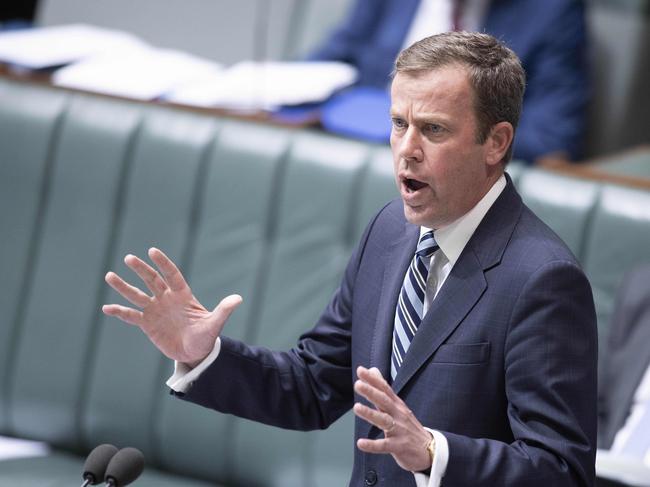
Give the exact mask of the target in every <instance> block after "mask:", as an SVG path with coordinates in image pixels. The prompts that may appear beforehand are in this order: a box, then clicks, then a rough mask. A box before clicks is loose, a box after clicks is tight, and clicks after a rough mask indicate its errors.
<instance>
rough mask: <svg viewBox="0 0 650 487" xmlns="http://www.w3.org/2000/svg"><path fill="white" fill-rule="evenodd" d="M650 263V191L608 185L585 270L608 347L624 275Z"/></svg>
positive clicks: (598, 208) (589, 243)
mask: <svg viewBox="0 0 650 487" xmlns="http://www.w3.org/2000/svg"><path fill="white" fill-rule="evenodd" d="M642 263H650V191H643V190H636V189H631V188H625V187H621V186H614V185H604V186H603V189H602V193H601V197H600V200H599V202H598V205H597V206H596V210H595V213H594V217H593V223H592V224H591V228H590V231H589V232H588V237H587V245H586V248H585V257H584V267H585V271H586V272H587V276H588V277H589V281H590V282H591V286H592V288H593V292H594V299H595V301H596V312H597V314H598V329H599V338H600V344H601V346H602V345H604V344H605V342H606V337H607V328H608V326H609V322H610V319H611V316H612V311H613V307H614V300H615V297H616V291H617V289H618V286H619V284H620V282H621V279H622V277H623V275H624V274H625V273H626V272H628V271H630V270H631V269H633V268H635V267H637V266H639V265H640V264H642Z"/></svg>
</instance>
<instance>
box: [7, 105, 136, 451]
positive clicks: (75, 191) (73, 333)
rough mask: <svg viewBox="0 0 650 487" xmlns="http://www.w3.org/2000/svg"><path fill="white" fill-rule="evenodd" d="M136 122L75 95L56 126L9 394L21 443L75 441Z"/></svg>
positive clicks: (125, 109) (118, 109)
mask: <svg viewBox="0 0 650 487" xmlns="http://www.w3.org/2000/svg"><path fill="white" fill-rule="evenodd" d="M139 120H140V110H139V109H138V107H137V106H134V105H132V104H131V105H130V104H125V103H119V102H115V101H113V100H110V101H109V100H103V99H96V98H85V97H78V98H75V99H74V100H73V102H72V103H71V105H70V108H69V110H68V112H67V113H66V115H65V118H64V120H63V125H62V127H61V132H60V136H59V137H58V141H57V144H56V147H55V148H54V154H53V158H54V159H53V168H52V173H51V181H50V184H51V187H50V191H49V194H48V198H47V201H46V205H47V206H46V211H45V215H44V218H43V221H42V228H41V236H40V241H39V245H38V248H37V252H36V255H35V256H34V276H33V281H32V282H31V285H30V287H29V289H28V290H27V297H26V299H25V301H24V306H25V314H24V316H23V318H22V319H21V321H20V323H19V326H20V327H21V330H20V333H19V335H18V340H17V343H16V345H15V358H14V363H13V371H12V376H11V378H12V380H11V384H10V386H9V394H10V396H9V399H10V401H11V410H10V420H11V427H12V431H13V432H14V433H16V434H17V435H20V436H22V437H27V438H30V437H33V438H37V439H41V440H46V441H49V442H51V443H53V444H55V445H64V446H74V445H76V444H77V443H78V436H79V435H78V433H79V430H78V426H79V424H78V423H79V412H80V411H79V407H80V398H81V394H82V390H83V387H84V385H85V384H87V381H88V378H89V377H88V375H87V374H86V371H87V370H88V369H87V364H88V360H89V359H90V357H89V356H88V353H89V343H90V342H91V340H92V337H93V330H94V327H93V324H94V323H95V322H96V320H97V317H98V315H99V304H100V303H99V302H98V299H99V296H100V294H103V293H102V291H103V287H104V284H103V275H104V273H105V271H106V263H107V256H108V252H109V249H110V245H111V240H112V238H113V229H114V218H115V213H116V208H117V205H118V202H119V199H120V191H119V188H120V185H121V181H122V179H123V177H124V168H125V167H126V164H125V163H126V161H127V160H128V157H129V154H130V150H131V141H132V138H133V136H134V134H135V132H136V129H137V127H138V124H139Z"/></svg>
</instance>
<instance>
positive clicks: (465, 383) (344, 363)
mask: <svg viewBox="0 0 650 487" xmlns="http://www.w3.org/2000/svg"><path fill="white" fill-rule="evenodd" d="M418 237H419V227H417V226H415V225H412V224H410V223H408V222H406V220H405V218H404V212H403V206H402V202H401V201H400V200H395V201H393V202H391V203H390V204H388V205H387V206H386V207H384V208H383V209H382V210H381V211H380V212H379V214H378V215H377V216H376V217H375V218H374V220H373V221H372V222H371V223H370V225H369V226H368V228H367V229H366V232H365V233H364V235H363V237H362V239H361V242H360V243H359V246H358V247H357V249H356V251H355V252H354V254H353V256H352V258H351V259H350V261H349V264H348V267H347V270H346V272H345V275H344V277H343V280H342V282H341V284H340V286H339V289H338V290H337V292H336V293H335V295H334V297H333V298H332V300H331V302H330V303H329V305H328V306H327V308H326V309H325V311H324V312H323V314H322V316H321V318H320V319H319V321H318V323H317V324H316V326H315V327H314V328H313V329H312V330H311V331H309V332H307V333H305V334H304V335H303V336H302V337H301V338H300V339H299V342H298V345H297V346H296V347H295V348H294V349H292V350H291V351H288V352H273V351H269V350H267V349H264V348H260V347H250V346H247V345H245V344H243V343H241V342H239V341H235V340H231V339H228V338H225V337H224V338H222V348H221V352H220V354H219V356H218V358H217V359H216V360H215V362H214V363H213V364H212V365H211V366H210V367H209V368H208V369H207V370H206V371H205V372H204V373H203V374H202V375H201V377H200V378H199V379H198V380H197V381H196V382H195V383H194V385H193V387H192V388H191V389H190V390H189V391H188V392H187V394H186V395H185V399H188V400H190V401H193V402H196V403H199V404H202V405H204V406H208V407H211V408H214V409H217V410H219V411H222V412H226V413H232V414H236V415H238V416H243V417H246V418H249V419H253V420H256V421H261V422H264V423H267V424H272V425H276V426H281V427H284V428H292V429H303V430H308V429H316V428H326V427H327V426H329V425H330V424H331V423H332V422H334V421H335V420H336V419H337V418H339V417H340V416H341V415H343V414H344V413H345V412H346V411H348V410H349V409H350V407H351V406H352V404H353V402H354V401H360V400H361V399H360V397H358V396H356V397H355V395H354V392H353V388H352V384H353V381H354V380H355V379H356V377H355V370H356V367H357V366H359V365H363V366H366V367H377V368H379V370H380V371H381V373H382V374H383V375H384V377H389V370H390V369H389V367H390V365H389V364H390V349H391V340H392V331H393V319H394V316H395V306H396V302H397V296H398V293H399V290H400V287H401V284H402V281H403V278H404V275H405V272H406V268H407V266H408V264H409V261H410V259H411V258H412V256H413V253H414V251H415V247H416V244H417V240H418ZM595 320H596V318H595V312H594V306H593V299H592V295H591V289H590V286H589V283H588V282H587V279H586V278H585V276H584V274H583V273H582V271H581V270H580V268H579V267H578V264H577V263H576V262H575V259H574V258H573V256H572V255H571V253H570V251H569V250H568V249H567V248H566V246H565V245H564V244H563V243H562V242H561V241H560V239H559V238H558V237H557V236H556V235H555V234H554V233H553V232H552V231H551V230H550V229H549V228H548V227H547V226H546V225H544V224H543V223H542V222H541V221H540V220H539V219H538V218H537V217H535V216H534V215H533V214H532V213H531V211H530V210H529V209H527V208H526V207H525V206H524V205H523V203H522V202H521V198H520V197H519V195H518V194H517V192H516V190H515V189H514V187H513V186H512V182H510V181H508V184H507V186H506V189H505V190H504V191H503V193H502V194H501V195H500V196H499V198H498V199H497V201H496V202H495V204H494V205H493V206H492V208H491V209H490V210H489V212H488V213H487V215H486V216H485V218H484V219H483V221H482V222H481V224H480V225H479V227H478V228H477V230H476V232H475V233H474V235H473V236H472V238H471V239H470V241H469V243H468V244H467V246H466V247H465V249H464V250H463V252H462V254H461V256H460V257H459V259H458V261H457V262H456V264H455V266H454V267H453V269H452V271H451V273H450V275H449V277H448V278H447V280H446V282H445V284H444V285H443V287H442V289H441V290H440V292H439V294H438V296H437V297H436V299H435V300H434V301H433V304H432V306H431V308H430V309H429V311H428V312H427V314H426V315H425V317H424V318H423V321H422V323H421V325H420V327H419V329H418V332H417V334H416V336H415V337H414V340H413V342H412V344H411V347H410V349H409V351H408V354H407V355H406V357H405V360H404V363H403V365H402V367H401V368H400V370H399V372H398V374H397V377H396V378H395V381H394V382H393V383H392V387H393V388H394V390H395V391H396V392H397V393H398V394H399V396H400V397H401V398H402V399H403V400H404V401H405V402H406V403H407V404H408V406H409V407H410V408H411V410H412V411H413V412H414V414H415V416H416V417H417V418H418V419H419V420H420V421H421V422H422V424H423V425H425V426H427V427H430V428H434V429H438V430H440V431H441V432H442V433H443V434H444V435H445V436H446V437H447V439H448V442H449V451H450V456H449V463H448V466H447V472H446V475H445V479H444V485H445V486H448V487H452V486H469V485H471V486H476V487H480V486H485V487H495V486H509V485H512V486H515V485H516V486H527V487H535V486H544V487H548V486H553V487H562V486H590V485H593V481H594V458H595V445H596V355H597V339H596V321H595ZM241 384H246V393H245V398H244V397H242V396H243V395H242V394H241V390H238V388H241ZM381 435H382V432H381V431H379V430H378V429H377V428H375V427H371V426H370V425H369V424H368V423H366V422H364V421H362V420H360V419H356V423H355V439H356V438H361V437H369V438H378V437H381ZM370 471H374V472H375V473H376V475H377V479H378V481H377V485H381V486H389V487H395V486H406V485H414V484H415V481H414V478H413V475H412V474H411V473H410V472H407V471H404V470H402V469H401V468H400V467H399V466H398V465H397V464H396V463H395V461H394V459H393V458H392V457H391V456H390V455H370V454H365V453H363V452H361V451H360V450H358V449H356V448H355V458H354V468H353V472H352V478H351V481H350V485H351V486H363V485H364V478H365V477H366V475H367V473H369V472H370Z"/></svg>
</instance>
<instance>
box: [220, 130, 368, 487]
mask: <svg viewBox="0 0 650 487" xmlns="http://www.w3.org/2000/svg"><path fill="white" fill-rule="evenodd" d="M368 157H369V151H368V146H367V145H365V144H361V143H357V142H352V141H348V140H344V139H340V138H335V137H326V136H322V135H320V134H312V133H301V134H298V135H297V136H296V139H295V141H294V144H293V146H292V148H291V153H290V155H289V160H288V167H287V170H286V174H285V177H284V179H283V188H282V191H281V193H280V201H279V202H278V207H277V213H276V219H275V227H274V233H273V235H272V240H271V242H270V246H269V253H268V256H267V261H266V264H267V265H268V266H267V270H266V273H265V276H264V279H265V281H264V287H263V288H262V290H261V291H262V292H261V293H260V294H259V295H258V296H257V297H256V299H255V306H256V310H255V312H254V314H253V316H252V320H253V322H252V325H253V326H251V328H250V329H251V331H252V333H251V334H250V336H248V337H247V341H248V342H249V343H251V344H258V345H263V346H265V347H269V348H271V349H275V350H288V349H289V348H291V347H292V346H295V344H296V341H297V339H298V337H299V335H300V334H301V333H303V332H305V331H307V330H309V329H310V328H311V327H312V326H313V325H314V323H315V321H316V320H317V318H318V317H319V315H320V314H321V312H322V311H323V309H324V308H325V306H326V304H327V302H328V301H329V299H330V297H331V295H332V292H333V291H334V289H335V288H336V286H337V284H338V282H339V280H340V277H341V275H342V271H343V269H344V267H345V264H346V263H347V259H348V257H349V241H350V239H351V234H352V232H351V227H350V225H351V222H352V221H353V216H354V214H355V213H356V211H357V210H356V206H357V195H356V193H357V186H358V184H359V179H360V176H361V174H362V170H363V167H364V165H365V164H366V163H367V160H368ZM320 434H325V435H326V434H328V432H324V433H320V432H319V433H309V434H305V433H301V432H290V431H285V430H280V429H277V428H272V427H269V426H265V425H262V424H256V423H252V422H250V421H243V420H242V421H239V422H237V423H236V428H235V430H234V434H233V437H232V442H231V448H232V449H233V455H232V456H233V460H232V461H233V469H234V477H235V478H237V479H238V481H239V483H240V484H241V485H263V486H266V487H272V486H277V487H285V486H288V485H313V481H312V477H313V472H312V471H311V467H312V466H313V465H314V464H315V463H316V462H318V461H320V460H321V459H317V458H315V457H314V451H313V449H312V446H313V445H314V442H315V438H316V437H317V436H318V435H320ZM347 446H348V445H345V444H343V445H341V447H342V448H346V447H347ZM251 458H254V459H255V463H256V465H255V468H251V466H250V461H251Z"/></svg>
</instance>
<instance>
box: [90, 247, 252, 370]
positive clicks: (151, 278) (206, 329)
mask: <svg viewBox="0 0 650 487" xmlns="http://www.w3.org/2000/svg"><path fill="white" fill-rule="evenodd" d="M149 258H150V259H151V260H152V261H153V263H154V264H155V265H156V267H157V268H158V270H159V271H160V272H158V271H156V270H155V269H154V268H153V267H151V266H150V265H149V264H147V263H146V262H144V261H143V260H141V259H139V258H138V257H136V256H135V255H127V256H126V257H125V258H124V263H125V264H126V265H127V266H128V267H129V268H131V269H132V270H133V271H134V272H135V273H136V274H137V275H138V276H139V277H140V279H142V281H143V282H144V283H145V285H146V286H147V288H148V289H149V291H150V292H151V294H152V295H151V296H150V295H148V294H146V293H145V292H143V291H141V290H140V289H138V288H137V287H135V286H132V285H131V284H128V283H127V282H126V281H124V280H123V279H122V278H121V277H120V276H118V275H117V274H115V273H114V272H109V273H108V274H106V278H105V279H106V282H107V283H108V284H109V285H110V286H111V287H112V288H113V289H115V291H117V292H118V293H119V294H121V295H122V296H123V297H124V298H125V299H126V300H127V301H129V302H130V303H132V304H133V305H134V306H136V307H137V308H139V309H134V308H129V307H127V306H121V305H118V304H106V305H104V306H103V307H102V311H103V312H104V313H105V314H107V315H109V316H115V317H116V318H119V319H120V320H122V321H124V322H125V323H129V324H131V325H136V326H138V327H140V329H141V330H142V331H143V332H144V333H145V334H146V335H147V336H148V337H149V339H150V340H151V342H152V343H153V344H154V345H155V346H156V347H157V348H158V349H159V350H160V351H161V352H162V353H163V354H165V355H166V356H167V357H169V358H171V359H173V360H177V361H178V362H184V363H187V364H188V365H190V366H194V365H196V364H197V363H199V362H200V361H201V360H203V359H204V358H205V357H206V356H207V355H208V354H209V353H210V352H211V351H212V349H213V347H214V342H215V340H216V339H217V337H218V336H219V335H220V334H221V330H222V329H223V327H224V325H225V323H226V321H227V320H228V317H229V316H230V314H231V313H232V312H233V311H234V310H235V308H237V306H239V305H240V304H241V302H242V298H241V296H239V295H237V294H231V295H230V296H227V297H225V298H224V299H223V300H221V302H220V303H219V304H218V305H217V307H216V308H214V310H212V311H208V310H207V309H206V308H205V307H204V306H203V305H202V304H201V303H199V301H198V300H197V299H196V298H195V297H194V295H193V294H192V290H191V289H190V287H189V286H188V284H187V282H186V281H185V278H184V277H183V275H182V274H181V272H180V271H179V270H178V267H176V265H175V264H174V263H173V262H172V261H171V260H170V259H169V257H167V256H166V255H165V254H164V253H163V252H162V251H160V250H158V249H156V248H151V249H149Z"/></svg>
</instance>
